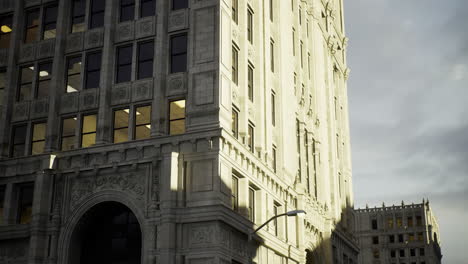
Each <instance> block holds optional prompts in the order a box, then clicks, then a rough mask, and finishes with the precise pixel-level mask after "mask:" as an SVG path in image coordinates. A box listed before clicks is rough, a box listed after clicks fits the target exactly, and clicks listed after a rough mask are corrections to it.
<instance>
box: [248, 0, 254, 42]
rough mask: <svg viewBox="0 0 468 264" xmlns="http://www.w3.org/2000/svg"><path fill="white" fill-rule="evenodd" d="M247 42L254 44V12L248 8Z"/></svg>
mask: <svg viewBox="0 0 468 264" xmlns="http://www.w3.org/2000/svg"><path fill="white" fill-rule="evenodd" d="M247 40H248V41H249V42H250V44H253V11H252V9H251V8H250V7H248V8H247Z"/></svg>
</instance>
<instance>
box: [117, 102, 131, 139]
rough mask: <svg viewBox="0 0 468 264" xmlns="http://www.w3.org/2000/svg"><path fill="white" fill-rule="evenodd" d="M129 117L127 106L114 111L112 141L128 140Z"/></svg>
mask: <svg viewBox="0 0 468 264" xmlns="http://www.w3.org/2000/svg"><path fill="white" fill-rule="evenodd" d="M129 118H130V109H129V108H125V109H121V110H116V111H114V143H120V142H125V141H127V140H128V124H129Z"/></svg>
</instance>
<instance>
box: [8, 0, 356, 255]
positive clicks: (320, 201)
mask: <svg viewBox="0 0 468 264" xmlns="http://www.w3.org/2000/svg"><path fill="white" fill-rule="evenodd" d="M0 24H1V25H0V263H60V264H62V263H63V264H65V263H77V264H78V263H164V264H166V263H168V264H170V263H174V264H176V263H177V264H183V263H188V264H200V263H213V264H214V263H262V264H263V263H274V264H279V263H282V264H286V263H288V264H291V263H346V264H348V263H350V264H352V263H356V262H357V254H358V249H357V246H356V245H357V244H356V241H355V240H354V238H353V237H352V235H351V232H352V231H353V230H352V229H353V227H354V226H355V224H354V218H353V214H354V213H353V211H352V210H351V209H350V208H352V206H353V195H352V177H351V159H350V139H349V126H348V123H349V121H348V111H347V109H348V102H347V88H346V79H347V76H348V74H349V70H348V69H347V67H346V42H347V40H346V38H345V35H344V21H343V7H342V0H307V1H305V0H290V1H283V0H157V1H156V0H120V1H117V0H59V1H53V0H3V1H1V2H0ZM295 209H303V210H305V211H306V212H307V214H306V215H303V216H293V217H280V218H277V220H275V221H272V222H271V223H270V224H269V225H268V226H266V227H265V228H263V229H262V230H260V231H259V232H258V233H256V234H255V235H253V236H252V237H251V236H250V233H251V232H252V230H254V229H255V228H256V227H258V226H260V225H261V224H262V223H264V222H266V221H267V220H268V219H269V218H270V217H272V216H274V215H278V214H281V213H285V212H287V211H290V210H295ZM250 237H251V239H250Z"/></svg>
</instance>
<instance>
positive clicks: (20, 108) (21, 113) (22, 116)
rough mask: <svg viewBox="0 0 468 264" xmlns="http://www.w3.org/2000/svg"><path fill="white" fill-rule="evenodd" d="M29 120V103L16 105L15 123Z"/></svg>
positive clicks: (14, 111)
mask: <svg viewBox="0 0 468 264" xmlns="http://www.w3.org/2000/svg"><path fill="white" fill-rule="evenodd" d="M28 118H29V101H26V102H19V103H16V104H15V105H14V107H13V121H15V122H16V121H23V120H26V119H28Z"/></svg>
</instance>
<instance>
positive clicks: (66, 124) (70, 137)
mask: <svg viewBox="0 0 468 264" xmlns="http://www.w3.org/2000/svg"><path fill="white" fill-rule="evenodd" d="M77 121H78V120H77V118H76V117H71V118H65V119H63V121H62V143H61V147H60V149H61V150H71V149H74V148H75V133H76V126H77Z"/></svg>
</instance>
